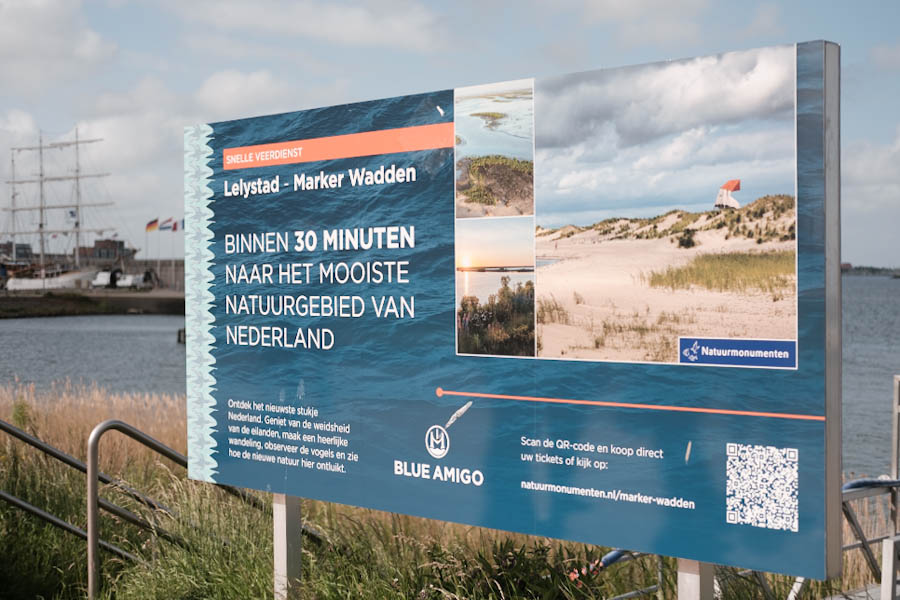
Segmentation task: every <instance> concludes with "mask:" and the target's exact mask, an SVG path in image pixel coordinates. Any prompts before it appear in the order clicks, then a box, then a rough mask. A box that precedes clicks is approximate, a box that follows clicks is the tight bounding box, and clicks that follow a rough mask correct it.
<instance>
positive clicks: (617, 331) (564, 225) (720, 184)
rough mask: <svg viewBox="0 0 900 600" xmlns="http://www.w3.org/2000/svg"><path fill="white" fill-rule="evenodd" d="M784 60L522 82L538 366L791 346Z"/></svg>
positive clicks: (788, 100)
mask: <svg viewBox="0 0 900 600" xmlns="http://www.w3.org/2000/svg"><path fill="white" fill-rule="evenodd" d="M793 60H794V56H793V52H792V49H791V48H790V47H779V48H774V49H769V50H765V51H746V52H736V53H729V54H723V55H720V56H718V57H712V58H707V59H704V60H685V61H673V62H671V63H664V64H653V65H643V66H639V67H630V68H626V69H618V70H611V71H598V72H588V73H580V74H576V75H572V76H565V77H561V78H555V79H550V80H537V81H536V82H535V123H536V138H535V140H536V155H535V157H536V160H535V188H536V214H535V221H536V224H537V225H536V229H535V255H536V271H535V313H536V315H535V316H536V322H537V326H536V327H537V332H536V333H537V339H536V343H537V351H538V356H540V357H552V358H564V359H587V360H606V361H621V362H659V363H677V362H679V355H678V352H679V350H678V348H679V337H700V338H703V337H706V338H729V339H765V340H793V339H796V337H797V269H796V262H797V241H796V237H797V209H796V196H795V192H794V173H795V164H794V154H793V146H794V138H793V136H794V131H793V118H794V117H793V102H794V100H793V92H792V90H793V84H794V82H793ZM754 81H755V82H756V84H755V86H754V84H753V82H754ZM751 90H752V91H753V93H752V94H751V93H750V91H751ZM589 92H590V94H592V95H591V96H590V97H589V96H588V93H589ZM593 98H602V100H601V101H600V102H591V101H590V100H591V99H593ZM560 106H565V107H567V108H568V110H567V111H566V112H565V113H563V112H561V111H560V109H559V107H560ZM670 106H675V107H678V110H674V109H672V110H669V109H668V108H667V107H670Z"/></svg>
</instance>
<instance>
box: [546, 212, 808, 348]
mask: <svg viewBox="0 0 900 600" xmlns="http://www.w3.org/2000/svg"><path fill="white" fill-rule="evenodd" d="M794 204H795V203H794V198H793V197H792V196H787V195H783V196H769V197H763V198H760V199H758V200H756V201H755V202H753V203H751V204H749V205H747V206H745V207H743V208H742V209H740V210H735V211H727V212H719V211H708V212H704V213H689V212H685V211H673V212H670V213H667V214H665V215H661V216H659V217H656V218H653V219H610V220H608V221H601V222H599V223H596V224H594V225H592V226H590V227H586V228H577V227H572V226H570V227H563V228H560V229H557V230H538V232H537V238H536V248H537V261H538V268H537V272H536V281H537V284H536V287H537V307H536V310H537V328H538V352H539V355H540V356H552V357H559V358H587V359H596V360H614V361H651V362H678V338H679V337H680V336H691V337H713V338H742V339H747V338H753V339H794V338H796V327H797V325H796V324H797V276H796V241H795V237H796V236H795V223H796V214H795V209H794Z"/></svg>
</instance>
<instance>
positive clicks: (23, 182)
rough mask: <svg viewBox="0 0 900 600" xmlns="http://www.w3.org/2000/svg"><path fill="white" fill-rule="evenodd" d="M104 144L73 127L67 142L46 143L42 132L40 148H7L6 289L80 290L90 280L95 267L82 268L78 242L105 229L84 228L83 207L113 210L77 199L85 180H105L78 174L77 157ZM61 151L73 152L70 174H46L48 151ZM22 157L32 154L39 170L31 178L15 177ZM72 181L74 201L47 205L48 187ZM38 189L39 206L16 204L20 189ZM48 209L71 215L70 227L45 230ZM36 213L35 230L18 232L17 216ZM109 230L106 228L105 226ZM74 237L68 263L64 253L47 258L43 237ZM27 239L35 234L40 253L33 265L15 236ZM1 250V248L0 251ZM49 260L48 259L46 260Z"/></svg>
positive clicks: (27, 247)
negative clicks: (86, 146) (85, 149)
mask: <svg viewBox="0 0 900 600" xmlns="http://www.w3.org/2000/svg"><path fill="white" fill-rule="evenodd" d="M100 141H102V139H101V138H95V139H80V138H79V135H78V129H77V128H76V129H75V139H74V140H71V141H62V142H52V143H48V144H45V143H44V136H43V133H39V135H38V144H37V145H36V146H18V147H13V148H11V149H10V150H11V152H10V179H9V180H8V181H7V182H6V183H8V184H9V186H10V206H9V207H8V208H6V209H4V210H5V211H7V212H8V213H9V216H10V218H9V219H8V222H9V224H10V228H9V231H4V232H0V233H2V235H8V236H9V237H10V240H11V242H10V243H9V244H7V245H4V246H0V249H5V247H8V248H9V250H8V258H7V259H6V260H5V261H4V262H5V265H4V267H5V269H6V270H7V276H8V277H9V278H8V279H7V280H6V287H7V289H9V290H42V289H56V288H68V287H80V286H81V285H82V284H85V285H86V283H87V282H89V281H90V279H91V278H92V277H93V275H94V273H95V271H96V269H94V270H82V265H81V254H82V250H81V239H82V235H83V234H85V233H102V232H104V231H105V229H96V228H87V227H84V223H83V221H82V209H83V208H85V207H89V206H90V207H93V206H111V205H112V204H113V203H112V202H84V201H83V200H82V197H81V191H82V190H81V181H82V180H83V179H87V178H99V177H106V176H107V175H108V173H84V172H82V170H81V154H80V147H81V146H82V145H84V144H93V143H96V142H100ZM65 149H72V150H74V153H75V169H74V173H72V174H66V175H59V174H54V175H48V174H46V173H45V170H44V163H45V160H44V156H45V153H47V152H55V151H60V150H65ZM22 153H36V154H37V167H38V172H37V173H36V174H35V178H25V179H19V178H17V176H16V158H17V157H18V156H19V155H20V154H22ZM61 181H73V182H74V184H75V194H74V201H73V202H71V203H54V204H48V203H47V198H46V189H45V188H46V184H52V183H54V182H61ZM31 185H37V187H38V202H37V204H29V205H22V204H21V203H20V202H19V195H20V194H19V186H31ZM52 211H69V213H68V214H69V215H70V216H71V217H74V224H73V226H72V227H71V228H56V229H54V228H49V227H48V213H49V212H52ZM34 212H36V213H37V214H38V220H37V223H38V224H37V229H32V230H28V229H27V228H26V229H21V230H20V229H19V228H18V227H17V220H18V219H17V217H18V215H19V214H20V213H34ZM107 229H108V228H107ZM69 233H73V234H74V237H75V249H74V251H73V256H72V258H71V261H70V260H69V257H68V255H65V257H64V260H60V255H58V254H57V255H52V256H51V255H49V253H48V251H47V248H48V246H47V236H48V235H50V236H53V237H56V235H58V234H64V235H68V234H69ZM25 235H37V236H38V240H39V242H38V245H39V253H38V257H37V258H38V260H37V262H36V263H35V261H34V258H35V257H34V256H33V253H32V251H31V246H30V245H28V244H19V243H18V242H17V237H19V236H25ZM0 251H2V250H0ZM48 258H51V259H52V260H48Z"/></svg>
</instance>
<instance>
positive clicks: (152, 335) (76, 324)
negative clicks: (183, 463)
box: [0, 315, 185, 394]
mask: <svg viewBox="0 0 900 600" xmlns="http://www.w3.org/2000/svg"><path fill="white" fill-rule="evenodd" d="M182 327H184V317H180V316H171V315H96V316H81V317H52V318H35V319H4V320H0V348H2V350H0V382H2V383H10V382H12V381H14V380H15V379H16V378H18V379H19V381H21V382H23V383H34V384H35V386H36V387H37V388H39V389H47V388H49V387H50V385H51V384H52V383H53V382H61V381H65V380H66V379H69V380H70V381H72V382H73V383H77V382H83V383H86V384H93V383H96V384H97V385H99V386H101V387H104V388H106V389H108V390H111V391H115V392H162V393H168V394H184V393H185V346H184V344H179V343H178V340H177V334H178V329H180V328H182Z"/></svg>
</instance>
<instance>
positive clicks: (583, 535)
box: [188, 43, 825, 578]
mask: <svg viewBox="0 0 900 600" xmlns="http://www.w3.org/2000/svg"><path fill="white" fill-rule="evenodd" d="M822 62H823V44H821V43H809V44H801V45H799V46H798V49H797V88H798V90H797V100H798V101H797V156H798V165H797V171H798V215H797V222H798V235H797V238H798V297H799V330H798V343H797V347H798V350H797V359H798V360H797V364H798V369H797V370H757V369H733V368H700V369H691V368H687V367H684V366H679V365H654V364H614V363H594V362H585V361H579V362H570V361H558V360H534V359H521V358H492V357H467V356H458V355H456V352H455V301H454V293H453V290H454V284H455V282H454V277H455V269H454V200H453V189H454V164H453V161H454V156H453V151H452V149H437V150H427V151H419V152H408V153H402V154H392V155H389V156H373V157H366V158H352V159H341V160H333V161H322V162H318V163H309V164H300V165H286V166H281V167H267V168H264V169H244V170H242V169H237V170H229V171H225V170H223V165H222V153H223V150H224V149H225V148H233V147H237V146H247V145H254V144H265V143H272V142H278V141H283V140H297V139H309V138H316V137H324V136H333V135H340V134H342V133H353V132H359V131H373V130H381V129H390V128H398V127H409V126H413V125H425V124H432V123H440V122H452V121H453V110H452V107H453V92H452V90H445V91H440V92H434V93H430V94H421V95H415V96H406V97H401V98H392V99H387V100H379V101H373V102H365V103H359V104H352V105H345V106H335V107H329V108H321V109H315V110H308V111H302V112H297V113H287V114H282V115H274V116H268V117H260V118H255V119H244V120H238V121H229V122H224V123H215V124H212V125H211V128H212V134H211V136H210V139H209V142H208V145H209V147H210V148H211V150H212V154H211V156H212V158H211V159H210V161H209V163H208V166H209V167H210V169H211V174H210V175H209V176H208V177H207V178H206V184H207V185H208V186H209V188H210V189H211V190H212V191H213V197H212V199H211V202H210V204H209V206H210V207H211V208H212V211H213V214H214V217H213V219H212V223H211V225H210V229H211V231H212V233H213V241H212V243H211V246H210V249H211V251H212V253H213V255H214V258H213V260H212V261H211V266H210V272H211V274H212V277H213V279H212V281H211V282H209V283H208V284H205V285H206V287H205V290H206V291H209V292H211V293H212V294H213V297H214V301H213V302H212V304H211V313H212V315H213V317H214V323H213V327H212V328H211V333H212V335H213V336H214V341H213V343H212V357H213V359H214V366H213V368H212V371H211V373H212V375H213V377H214V378H215V386H214V388H213V390H212V397H213V399H214V407H213V409H212V411H211V412H210V414H211V415H212V418H213V419H214V421H215V427H214V430H213V432H212V439H213V453H212V458H213V460H214V462H215V465H216V466H215V469H214V472H213V473H212V475H211V476H210V477H203V476H202V475H199V474H197V473H192V476H194V477H198V476H199V477H203V478H207V479H210V480H213V481H215V482H219V483H227V484H233V485H239V486H243V487H249V488H255V489H259V490H267V491H273V492H281V493H287V494H291V495H296V496H302V497H308V498H316V499H321V500H328V501H332V502H339V503H344V504H352V505H359V506H366V507H371V508H375V509H381V510H388V511H393V512H399V513H406V514H412V515H420V516H425V517H430V518H436V519H442V520H447V521H455V522H460V523H468V524H473V525H478V526H485V527H492V528H497V529H505V530H510V531H519V532H525V533H533V534H538V535H545V536H550V537H556V538H565V539H570V540H576V541H583V542H589V543H596V544H602V545H606V546H618V547H626V548H629V549H633V550H638V551H647V552H653V553H658V554H664V555H670V556H679V557H685V558H691V559H696V560H700V561H707V562H711V563H717V564H733V565H740V566H742V567H749V568H753V569H759V570H764V571H779V572H790V573H792V574H800V575H806V576H812V577H817V578H823V577H824V576H825V566H824V565H825V563H824V544H825V509H824V495H825V466H824V465H825V423H824V421H823V420H808V419H807V420H804V419H791V418H770V417H759V416H747V415H744V414H740V413H741V412H742V411H747V412H755V413H779V414H792V415H807V416H811V417H819V418H821V417H824V416H825V408H824V397H825V389H824V385H825V377H824V365H825V351H824V346H825V339H824V336H825V301H824V285H825V282H824V277H825V275H824V269H825V257H824V246H823V243H824V234H825V229H824V227H825V221H824V187H823V186H824V170H823V169H824V167H823V164H824V161H823V152H824V151H823V146H822V143H823V142H822V139H823V136H822V132H823V128H824V121H823V89H822V85H823V83H822V82H823V72H822ZM436 105H438V106H441V107H443V110H444V114H443V115H441V114H439V112H438V111H436V110H434V106H436ZM392 163H393V164H396V165H397V167H402V166H415V167H416V168H417V173H418V178H417V181H416V182H415V183H412V184H405V185H403V186H372V187H357V188H351V187H344V188H341V189H339V190H319V191H305V192H303V193H294V192H291V191H288V190H285V191H282V192H279V193H277V194H274V195H266V196H263V197H255V198H250V199H249V200H243V199H235V198H227V199H226V198H224V197H223V193H222V190H223V186H224V182H225V180H229V181H236V180H237V179H238V178H240V177H245V178H248V179H250V178H252V179H256V178H257V177H259V176H264V177H266V178H271V177H272V176H274V175H276V174H277V175H280V177H281V179H282V181H289V180H291V178H292V176H293V174H294V173H304V172H309V173H310V174H316V173H318V172H319V171H326V172H330V171H338V170H345V169H349V168H359V167H367V168H370V169H374V168H377V167H379V166H381V165H390V164H392ZM391 224H402V225H405V226H410V225H413V226H415V231H416V244H415V248H414V249H407V250H370V251H366V252H352V253H349V252H344V253H342V252H334V251H329V252H321V251H320V252H317V253H315V255H314V256H312V255H311V256H309V257H298V255H296V254H295V253H293V252H288V253H284V254H275V255H266V256H264V257H260V256H244V257H241V256H233V255H226V254H225V250H224V236H225V235H226V234H229V233H246V232H263V231H293V230H310V229H314V230H319V231H321V230H323V229H329V228H353V227H369V226H376V225H391ZM305 260H309V261H310V262H314V263H320V262H327V261H347V262H351V261H370V260H409V261H410V283H408V284H405V285H404V284H386V285H380V286H371V285H358V286H356V285H353V284H347V285H343V286H339V287H337V286H336V287H332V288H330V289H329V288H325V287H323V286H319V285H310V286H309V288H308V289H307V288H302V289H301V288H298V287H297V286H279V285H250V284H246V285H236V284H230V283H229V284H226V282H225V266H226V265H227V264H235V263H240V262H247V263H254V262H255V263H259V262H271V263H279V262H283V263H288V262H300V261H305ZM256 293H260V294H263V293H266V294H278V293H284V294H295V295H296V294H298V293H308V294H313V293H315V294H360V295H362V296H364V297H367V296H368V295H369V294H378V295H388V294H394V295H398V296H399V295H403V296H413V295H414V296H415V310H416V313H415V318H414V319H400V320H391V319H381V318H376V317H375V316H374V315H373V314H372V313H371V311H367V313H366V315H365V316H364V317H362V318H358V319H336V318H322V319H314V318H309V319H303V321H302V323H298V321H297V319H279V318H277V317H271V316H269V317H262V316H241V317H236V316H234V315H227V314H226V312H225V303H224V296H225V294H256ZM228 324H232V325H233V324H244V325H259V326H285V327H289V328H291V329H293V328H296V327H298V326H304V327H318V326H321V327H328V328H330V329H332V330H333V331H334V335H335V346H334V348H333V349H331V350H328V351H315V350H312V351H304V350H295V349H282V348H261V347H245V346H236V345H228V344H226V339H225V335H226V329H225V326H226V325H228ZM189 327H191V326H190V325H189ZM188 335H189V337H191V336H195V337H196V338H197V339H199V338H201V337H202V335H203V332H202V331H197V330H193V329H192V330H191V331H189V334H188ZM438 388H442V389H444V390H453V391H463V392H465V391H474V392H478V393H482V394H496V395H504V396H521V397H526V398H531V397H543V398H555V399H575V400H585V401H599V402H607V403H621V404H633V405H641V407H640V408H628V407H622V406H598V405H582V404H560V403H546V402H532V401H527V399H526V400H523V399H506V398H489V397H487V398H486V397H457V396H450V395H439V394H438V393H436V390H438ZM194 394H195V391H194V390H189V402H195V403H196V402H198V400H197V399H196V398H195V396H194ZM229 399H245V400H255V401H257V402H262V401H265V402H269V403H275V404H285V405H288V404H289V405H293V406H296V407H301V406H315V407H317V409H318V410H319V411H320V412H321V414H322V416H323V417H324V418H325V419H327V420H329V421H336V422H339V423H349V424H350V427H351V431H350V433H349V434H348V435H347V436H346V437H347V438H348V439H349V440H350V446H349V449H350V450H352V451H353V452H356V453H358V454H359V462H357V463H347V473H346V474H336V473H332V472H327V471H318V470H313V469H301V468H296V467H285V466H281V465H276V464H265V463H261V462H256V461H250V460H245V459H242V458H233V457H230V456H229V455H228V452H227V450H226V448H227V447H228V437H229V433H228V431H227V427H226V419H225V415H226V413H227V411H228V406H227V402H228V400H229ZM468 400H472V401H473V405H472V407H471V408H470V409H469V410H468V411H467V412H466V414H465V415H464V416H463V417H462V418H460V419H459V420H458V421H457V422H456V423H454V424H453V425H452V427H450V428H448V433H449V437H450V439H451V447H450V448H451V449H450V451H449V453H448V454H447V456H446V457H444V458H442V459H440V460H436V459H434V458H432V457H431V456H430V455H429V454H428V452H427V449H426V445H425V432H426V431H427V430H428V429H429V428H430V427H431V426H433V425H435V424H439V425H443V424H444V423H445V422H446V421H447V420H448V419H449V418H450V416H451V415H452V414H453V413H454V412H455V411H457V410H458V409H459V408H460V407H461V406H462V405H463V404H464V403H465V402H466V401H468ZM647 406H656V407H669V406H676V407H686V408H688V409H691V408H698V409H713V410H719V409H721V410H723V411H724V414H716V413H714V412H712V413H706V412H678V411H671V410H653V409H648V408H646V407H647ZM319 420H321V418H320V419H319ZM523 436H525V437H528V438H534V439H540V440H544V439H549V440H552V441H554V442H555V441H556V440H560V439H562V440H570V441H585V442H593V443H595V444H615V445H617V446H623V447H634V448H637V447H647V448H652V449H661V450H662V451H663V453H664V457H665V458H664V459H662V460H655V459H644V460H638V459H636V458H634V457H631V458H628V457H622V456H615V455H609V456H605V457H603V460H605V461H607V462H608V469H606V470H597V469H575V468H571V467H566V466H563V465H554V464H547V463H535V462H526V461H523V460H521V459H520V455H521V453H523V452H526V451H529V452H530V451H532V450H534V449H529V448H526V447H524V446H522V444H521V438H522V437H523ZM195 437H196V436H194V435H191V439H192V440H193V439H194V438H195ZM689 442H690V453H689V460H688V459H687V458H686V456H687V448H688V443H689ZM729 442H735V443H740V444H747V445H759V446H775V447H785V446H789V447H791V448H797V449H798V450H799V462H798V465H799V467H798V469H799V483H798V485H799V490H800V494H799V509H798V514H799V522H798V528H797V531H796V532H794V531H785V530H775V529H767V528H760V527H752V526H748V525H736V524H729V523H727V522H726V503H725V489H726V460H727V457H726V444H727V443H729ZM190 451H191V452H195V451H197V452H199V450H195V448H194V446H193V442H192V447H191V450H190ZM553 452H554V453H560V452H558V451H557V450H555V449H554V451H553ZM560 454H564V453H560ZM398 460H399V461H406V462H409V463H426V464H430V465H437V464H440V465H442V466H457V467H460V468H468V469H478V470H480V471H481V472H482V473H483V474H484V483H483V485H480V486H475V485H463V484H453V483H447V482H442V481H434V480H427V479H421V478H412V477H406V476H403V475H396V474H395V472H394V469H395V461H398ZM530 481H533V482H546V483H552V484H556V485H561V486H578V487H583V488H592V489H596V490H604V491H613V490H622V491H626V492H640V493H641V494H647V495H655V496H658V497H664V498H683V499H685V500H690V501H692V502H694V503H695V505H696V508H695V509H694V510H686V509H682V508H674V507H663V506H659V505H650V504H642V503H638V502H616V501H612V500H608V499H598V498H593V497H584V496H576V495H569V494H562V493H551V492H539V491H534V490H531V489H523V487H522V482H530ZM815 549H823V550H822V552H816V551H815Z"/></svg>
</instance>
